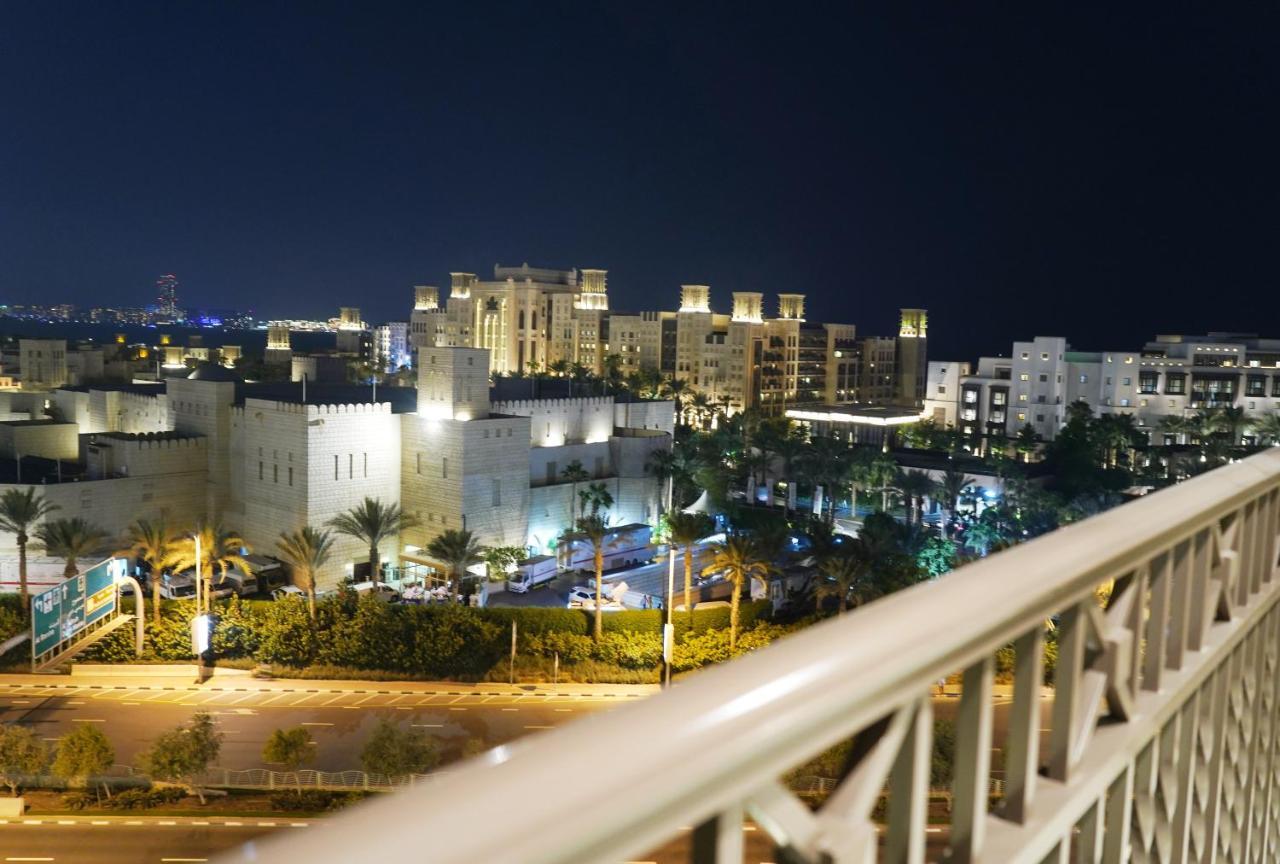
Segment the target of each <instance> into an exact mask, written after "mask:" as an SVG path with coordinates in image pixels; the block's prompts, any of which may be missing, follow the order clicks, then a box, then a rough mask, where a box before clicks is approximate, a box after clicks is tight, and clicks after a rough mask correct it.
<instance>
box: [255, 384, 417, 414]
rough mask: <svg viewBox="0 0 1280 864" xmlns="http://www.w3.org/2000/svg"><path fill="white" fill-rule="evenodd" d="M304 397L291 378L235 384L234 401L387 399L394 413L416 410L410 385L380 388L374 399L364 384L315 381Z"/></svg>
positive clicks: (297, 402)
mask: <svg viewBox="0 0 1280 864" xmlns="http://www.w3.org/2000/svg"><path fill="white" fill-rule="evenodd" d="M306 393H307V395H306V398H305V399H303V397H302V384H301V383H295V382H292V381H272V382H259V383H256V384H239V385H237V386H236V404H237V405H243V404H244V400H245V399H267V400H269V401H272V402H291V403H293V404H295V405H302V404H307V405H353V404H371V403H374V402H390V403H391V412H392V413H393V414H407V413H409V412H411V411H416V410H418V391H417V390H416V389H414V388H413V387H379V388H378V395H377V398H376V399H375V398H374V395H373V387H372V386H369V385H365V384H316V383H314V382H308V384H307V387H306Z"/></svg>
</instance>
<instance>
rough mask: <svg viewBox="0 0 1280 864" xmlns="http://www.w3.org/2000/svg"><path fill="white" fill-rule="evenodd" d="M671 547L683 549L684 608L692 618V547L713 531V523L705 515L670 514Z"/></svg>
mask: <svg viewBox="0 0 1280 864" xmlns="http://www.w3.org/2000/svg"><path fill="white" fill-rule="evenodd" d="M667 528H668V530H669V531H670V534H671V545H672V546H681V547H683V548H684V608H685V612H686V613H688V615H689V618H690V619H692V618H693V603H692V601H691V597H692V594H693V546H694V544H695V543H697V542H698V541H699V540H701V539H702V538H703V537H706V536H707V535H708V534H710V533H711V532H712V531H714V530H715V522H713V521H712V519H711V517H710V516H708V515H706V514H705V513H672V514H671V516H670V517H668V519H667Z"/></svg>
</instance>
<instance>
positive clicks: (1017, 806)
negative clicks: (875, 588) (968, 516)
mask: <svg viewBox="0 0 1280 864" xmlns="http://www.w3.org/2000/svg"><path fill="white" fill-rule="evenodd" d="M1278 523H1280V450H1277V449H1273V450H1271V451H1268V452H1265V453H1262V454H1259V455H1256V456H1253V457H1251V458H1249V459H1247V460H1244V461H1243V462H1240V463H1237V464H1234V465H1229V466H1226V467H1223V468H1220V469H1218V470H1216V471H1212V472H1210V473H1208V474H1205V475H1203V476H1201V477H1198V478H1196V479H1194V480H1191V481H1189V482H1187V483H1184V484H1182V485H1180V486H1177V487H1175V488H1172V489H1169V490H1166V491H1163V492H1159V493H1156V494H1154V495H1150V496H1148V497H1146V498H1144V499H1142V500H1139V501H1136V502H1133V503H1130V504H1127V505H1125V506H1123V507H1121V508H1118V509H1116V510H1113V511H1110V512H1108V513H1105V514H1102V515H1100V516H1096V517H1094V518H1092V519H1088V520H1085V521H1083V522H1081V523H1078V524H1075V525H1072V526H1069V527H1066V528H1063V529H1061V530H1059V531H1056V532H1053V533H1052V534H1049V535H1046V536H1044V537H1041V538H1039V539H1036V540H1034V541H1032V542H1029V543H1026V544H1023V545H1021V546H1018V547H1015V548H1013V549H1010V550H1007V551H1005V552H1002V553H1000V554H998V555H993V556H991V557H989V558H987V559H984V560H982V561H980V562H977V563H974V564H971V565H969V566H966V567H964V568H963V569H962V570H960V571H958V572H956V573H954V574H951V575H949V576H946V577H944V578H942V579H939V580H937V581H936V582H932V583H928V584H923V585H919V586H916V587H914V588H911V589H909V590H906V591H903V592H900V593H898V594H894V595H891V596H889V597H886V598H884V599H883V600H880V601H878V602H875V603H872V604H870V605H868V606H865V607H863V608H861V609H859V610H858V611H857V612H854V613H853V614H849V615H844V616H841V617H839V618H837V619H833V620H830V621H828V622H825V623H823V624H820V625H817V626H815V627H812V628H809V629H807V630H805V631H803V632H801V633H798V634H796V635H793V636H791V637H789V638H787V639H784V640H782V641H780V642H778V643H775V644H774V645H773V646H771V647H769V648H766V649H764V650H761V651H758V652H756V653H754V654H752V655H750V656H747V657H745V658H742V659H740V660H736V661H734V662H732V663H727V664H724V665H723V666H719V667H716V668H713V669H710V670H707V671H705V672H701V673H699V674H697V675H696V676H694V677H692V678H690V679H688V680H686V681H684V682H683V683H680V684H678V685H677V686H676V687H675V688H674V689H673V690H671V691H669V692H667V693H664V694H662V695H660V696H657V697H654V698H652V699H649V700H646V701H644V702H640V703H636V704H631V705H628V706H627V707H625V708H621V709H619V710H616V711H613V712H610V713H608V714H597V715H592V716H589V717H586V718H584V719H582V720H579V721H577V722H575V723H573V724H572V725H571V726H569V727H564V728H560V729H557V730H554V731H551V732H547V733H545V734H542V735H539V736H536V737H534V738H531V739H525V740H522V741H518V742H516V743H514V744H512V745H509V746H504V747H499V748H497V749H495V750H493V751H490V752H489V753H487V754H485V755H483V756H481V757H478V758H476V759H474V760H472V761H471V762H470V763H468V764H466V765H463V766H462V767H460V768H459V769H457V770H456V771H452V772H451V774H450V776H449V777H447V778H444V779H443V780H442V781H440V782H436V783H430V784H426V785H424V786H423V787H421V788H419V789H415V790H412V791H407V792H403V793H401V794H397V795H392V796H388V797H387V798H386V799H383V800H380V801H377V802H375V803H373V804H372V805H370V806H361V807H357V808H354V809H352V810H350V811H348V812H345V813H343V814H342V815H341V816H339V817H337V818H335V819H334V820H332V822H330V823H328V824H326V825H324V826H322V827H318V828H317V829H316V830H314V831H308V832H306V835H305V836H289V837H288V838H287V839H284V838H279V839H274V840H272V841H269V842H267V843H265V844H259V845H258V846H257V847H256V849H255V851H256V856H257V857H256V858H255V859H254V860H256V861H260V862H268V864H270V862H281V864H284V862H294V861H308V862H312V864H315V862H339V861H343V862H345V861H353V860H378V861H397V862H399V861H426V860H430V861H433V862H442V864H472V862H481V861H483V862H488V864H494V862H522V864H549V862H557V864H568V862H595V861H620V860H626V859H630V858H635V857H638V856H641V855H644V854H645V853H646V852H649V851H650V850H653V849H655V848H658V847H660V846H661V845H662V844H663V843H664V842H665V841H668V840H670V839H673V838H676V837H678V836H679V835H680V832H681V826H695V827H694V828H693V835H692V837H691V838H685V839H686V840H688V841H689V842H690V845H691V848H692V850H693V858H694V860H696V861H707V862H717V864H726V862H734V864H738V862H741V861H742V844H743V837H744V834H743V820H744V818H745V817H750V818H751V819H752V820H754V822H755V823H756V825H757V826H758V828H759V829H761V830H763V831H765V832H767V833H768V835H770V836H771V837H772V838H773V839H774V840H775V841H776V843H777V844H778V845H779V846H780V847H784V849H785V850H786V852H784V853H780V854H779V856H778V857H777V858H773V859H772V860H787V861H804V862H817V861H832V862H845V861H859V862H862V861H870V860H877V859H878V860H882V861H891V862H920V861H922V860H923V856H924V848H925V838H926V821H927V793H928V786H929V776H930V757H931V740H932V735H933V728H934V724H933V719H932V718H933V712H934V702H933V700H932V699H931V698H930V695H929V694H930V688H931V687H932V686H933V685H934V684H935V683H936V682H937V681H938V680H939V679H941V678H944V677H946V676H947V675H949V674H952V673H959V674H960V675H961V676H962V680H963V685H964V687H963V694H962V696H961V698H960V699H959V701H958V703H955V702H953V703H952V704H953V705H954V707H955V710H956V714H955V734H956V762H955V773H954V777H955V779H954V782H953V783H952V795H953V800H952V805H953V806H952V809H951V815H950V829H949V831H948V832H947V833H946V835H945V836H946V838H947V842H948V843H949V845H950V848H951V855H952V857H951V860H953V861H957V862H965V861H976V862H995V864H1019V862H1042V861H1064V862H1065V861H1066V860H1068V859H1069V857H1074V859H1075V860H1079V861H1086V862H1123V861H1141V862H1147V861H1161V862H1165V861H1168V862H1179V861H1219V862H1252V861H1263V860H1275V857H1276V854H1277V852H1276V850H1277V848H1278V846H1280V724H1278V723H1277V718H1276V716H1275V715H1276V712H1277V710H1280V693H1278V692H1277V683H1278V682H1277V677H1278V676H1280V651H1278V647H1280V609H1277V600H1280V575H1278V573H1277V567H1276V551H1277V536H1276V535H1277V528H1278V527H1280V525H1278ZM1101 587H1109V588H1110V596H1109V598H1108V599H1107V600H1106V601H1105V603H1103V602H1102V601H1100V600H1099V599H1098V589H1099V588H1101ZM1048 619H1051V620H1052V621H1053V622H1054V624H1055V627H1054V629H1053V631H1052V633H1050V634H1048V635H1046V629H1047V628H1046V626H1045V621H1046V620H1048ZM1046 639H1049V640H1052V641H1053V642H1054V643H1055V644H1056V647H1057V660H1056V668H1055V669H1054V673H1053V683H1054V692H1053V697H1052V699H1051V700H1050V702H1051V704H1050V705H1048V706H1046V707H1047V708H1048V712H1047V716H1048V722H1047V723H1046V722H1045V720H1044V718H1043V716H1042V711H1041V710H1040V709H1041V699H1042V696H1041V683H1042V676H1043V674H1044V667H1043V663H1042V659H1043V657H1044V648H1045V644H1046ZM1009 645H1012V646H1013V647H1014V663H1013V681H1014V684H1013V694H1012V701H1011V703H1009V704H1007V705H1003V706H1001V709H1000V710H1001V713H1000V715H999V716H1000V718H1002V720H1003V723H1002V726H1003V729H1002V731H1001V733H1000V736H999V740H998V741H997V734H996V728H997V723H996V722H995V720H996V716H997V707H996V703H995V700H993V698H992V696H991V692H992V684H993V678H994V669H995V655H996V653H997V652H998V651H1001V649H1002V648H1004V647H1005V646H1009ZM1002 653H1003V654H1004V655H1006V656H1007V652H1002ZM1046 725H1047V727H1048V730H1047V731H1043V730H1042V727H1043V726H1046ZM852 736H856V738H855V746H854V747H853V748H852V752H854V753H856V754H858V756H859V758H858V759H857V761H856V764H854V765H853V767H852V770H851V771H850V772H849V773H848V774H847V775H846V776H845V777H844V778H843V780H842V781H841V783H840V784H839V786H838V787H837V788H836V789H835V790H834V791H832V792H831V794H830V795H828V796H827V797H826V800H825V802H824V803H823V804H822V805H821V806H820V807H819V808H818V809H816V810H813V809H810V807H808V806H806V805H805V804H803V803H802V802H801V801H800V800H799V799H798V798H797V797H796V796H795V795H794V794H793V793H792V792H791V790H789V789H788V788H786V786H785V785H784V784H783V783H782V782H781V781H780V780H779V779H778V778H779V777H781V776H783V775H784V773H785V772H787V771H789V770H792V769H794V768H795V767H796V766H798V765H800V764H801V763H804V762H805V761H806V760H809V759H811V758H812V757H814V756H816V755H817V754H819V753H821V752H822V751H824V750H826V749H827V748H829V747H831V746H832V745H834V744H836V743H838V742H841V741H844V740H848V739H849V738H850V737H852ZM997 743H998V744H999V745H1000V746H1001V749H1002V753H1003V769H1004V770H1003V778H1004V790H1003V791H1004V795H1003V799H1002V803H1001V804H1000V805H999V812H990V799H989V796H988V790H989V787H988V781H989V778H990V777H991V774H992V766H991V761H992V760H991V754H992V748H993V746H996V744H997ZM1042 745H1043V746H1042ZM886 791H887V794H888V807H887V813H886V815H885V824H884V825H883V828H882V831H878V826H877V825H876V824H875V823H874V822H873V821H872V818H871V814H872V811H873V809H874V808H875V807H876V804H877V802H878V801H879V800H880V797H881V795H882V794H883V793H885V792H886ZM940 836H942V835H940Z"/></svg>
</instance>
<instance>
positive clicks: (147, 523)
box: [127, 517, 178, 625]
mask: <svg viewBox="0 0 1280 864" xmlns="http://www.w3.org/2000/svg"><path fill="white" fill-rule="evenodd" d="M127 539H128V543H129V548H128V550H127V554H129V555H132V556H133V557H135V558H138V559H140V560H142V561H143V562H144V563H145V564H146V565H147V567H148V568H149V569H150V570H151V620H152V621H153V622H154V623H155V624H157V625H159V624H160V582H161V579H162V577H163V575H164V571H165V568H167V567H171V566H172V565H173V555H174V552H175V551H176V549H177V544H178V537H177V534H176V533H175V532H174V531H173V529H172V528H171V527H170V526H169V525H168V523H167V522H165V520H164V517H161V518H160V519H157V520H155V521H154V522H153V521H151V520H150V519H138V520H136V521H134V522H133V524H131V525H130V526H129V527H128V529H127Z"/></svg>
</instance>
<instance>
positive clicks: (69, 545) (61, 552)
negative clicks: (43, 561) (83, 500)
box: [36, 516, 108, 579]
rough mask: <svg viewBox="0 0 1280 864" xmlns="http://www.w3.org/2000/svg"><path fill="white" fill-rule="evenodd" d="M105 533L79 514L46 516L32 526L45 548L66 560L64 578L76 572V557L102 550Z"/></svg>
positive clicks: (77, 569)
mask: <svg viewBox="0 0 1280 864" xmlns="http://www.w3.org/2000/svg"><path fill="white" fill-rule="evenodd" d="M107 536H108V535H107V532H106V531H103V530H102V529H101V528H99V527H98V526H97V525H94V524H92V523H90V522H88V521H87V520H85V519H82V518H81V517H79V516H73V517H72V518H70V519H50V520H49V521H47V522H45V523H44V524H42V525H40V527H38V528H36V537H37V538H38V539H39V540H40V542H41V544H43V545H44V548H45V552H47V553H48V554H49V555H52V556H53V557H55V558H61V559H63V561H65V562H66V563H65V565H64V566H63V568H62V576H63V578H65V579H70V578H71V577H72V576H75V575H76V574H77V573H79V572H80V570H79V568H78V567H77V566H76V560H77V559H79V558H84V557H87V556H89V555H93V554H94V553H96V552H100V551H102V549H103V544H104V543H105V542H106V540H107Z"/></svg>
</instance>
